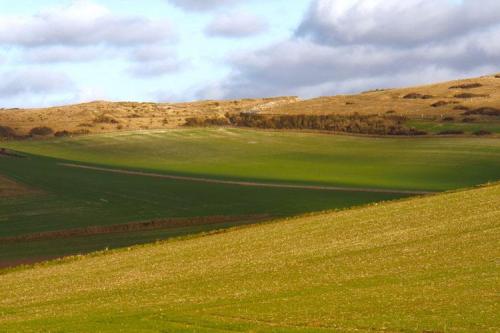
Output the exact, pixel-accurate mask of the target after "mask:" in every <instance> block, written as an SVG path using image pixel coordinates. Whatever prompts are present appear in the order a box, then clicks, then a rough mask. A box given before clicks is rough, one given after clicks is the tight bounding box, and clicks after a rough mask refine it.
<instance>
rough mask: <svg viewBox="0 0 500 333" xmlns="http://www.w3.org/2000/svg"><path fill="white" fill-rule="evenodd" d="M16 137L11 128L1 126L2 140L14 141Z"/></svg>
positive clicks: (0, 136) (0, 134) (0, 135)
mask: <svg viewBox="0 0 500 333" xmlns="http://www.w3.org/2000/svg"><path fill="white" fill-rule="evenodd" d="M15 137H16V132H15V131H14V130H13V129H12V128H10V127H9V126H0V138H4V139H12V138H15Z"/></svg>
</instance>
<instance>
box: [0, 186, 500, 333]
mask: <svg viewBox="0 0 500 333" xmlns="http://www.w3.org/2000/svg"><path fill="white" fill-rule="evenodd" d="M499 196H500V185H496V186H490V187H487V188H481V189H475V190H469V191H463V192H458V193H452V194H444V195H438V196H433V197H426V198H420V199H413V200H406V201H402V202H394V203H386V204H381V205H378V206H372V207H366V208H361V209H355V210H351V211H345V212H338V213H331V214H322V215H316V216H310V217H301V218H295V219H291V220H288V221H281V222H279V223H272V224H267V225H260V226H253V227H248V228H243V229H240V230H234V231H231V232H227V233H223V234H217V235H211V236H206V237H199V238H194V239H189V240H179V241H173V242H168V243H164V244H158V245H150V246H145V247H141V248H135V249H131V250H128V251H118V252H115V253H110V254H106V255H98V256H91V257H87V258H84V259H81V260H73V261H67V262H64V263H61V264H52V265H48V266H41V267H36V268H32V269H25V270H21V271H17V272H11V273H7V274H5V275H2V276H0V285H1V286H2V288H0V331H2V332H34V331H37V332H39V331H50V332H65V331H71V332H89V331H94V332H97V331H99V332H117V331H119V332H229V331H233V332H240V331H241V332H379V331H384V332H424V331H426V332H431V331H432V332H498V330H499V329H500V318H499V316H498V313H499V312H500V307H499V304H498V298H497V295H496V291H497V290H498V287H499V284H500V279H499V268H498V265H497V264H496V261H497V259H498V256H499V255H500V252H499V249H498V240H499V237H500V232H499V227H500V209H499V207H498V198H499Z"/></svg>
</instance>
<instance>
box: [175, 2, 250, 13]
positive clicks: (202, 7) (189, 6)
mask: <svg viewBox="0 0 500 333" xmlns="http://www.w3.org/2000/svg"><path fill="white" fill-rule="evenodd" d="M167 1H168V2H170V3H171V4H173V5H175V6H177V7H179V8H181V9H183V10H187V11H196V12H204V11H210V10H214V9H217V8H220V7H228V6H233V5H236V4H238V3H242V2H243V0H167Z"/></svg>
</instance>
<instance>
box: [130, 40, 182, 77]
mask: <svg viewBox="0 0 500 333" xmlns="http://www.w3.org/2000/svg"><path fill="white" fill-rule="evenodd" d="M130 60H131V61H132V65H131V66H130V68H129V72H130V73H131V74H132V75H133V76H135V77H139V78H148V77H158V76H163V75H166V74H170V73H173V72H177V71H180V70H181V69H183V68H184V67H185V66H187V64H188V63H187V62H186V61H182V60H180V59H179V57H178V56H177V54H176V52H175V51H174V50H172V49H171V48H168V47H163V46H158V45H154V46H147V47H142V48H139V49H136V50H134V51H133V52H132V54H131V56H130Z"/></svg>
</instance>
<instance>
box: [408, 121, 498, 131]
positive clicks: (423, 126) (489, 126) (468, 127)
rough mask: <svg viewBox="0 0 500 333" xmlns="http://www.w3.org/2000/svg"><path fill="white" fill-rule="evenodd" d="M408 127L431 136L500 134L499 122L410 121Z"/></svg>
mask: <svg viewBox="0 0 500 333" xmlns="http://www.w3.org/2000/svg"><path fill="white" fill-rule="evenodd" d="M407 124H408V126H410V127H414V128H416V129H419V130H422V131H426V132H427V133H430V134H438V133H440V132H443V131H463V132H464V134H473V133H475V132H477V131H488V132H490V133H495V134H500V122H499V121H493V120H492V121H489V122H486V121H482V122H474V123H459V122H436V121H425V120H423V121H422V120H411V121H408V123H407Z"/></svg>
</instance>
